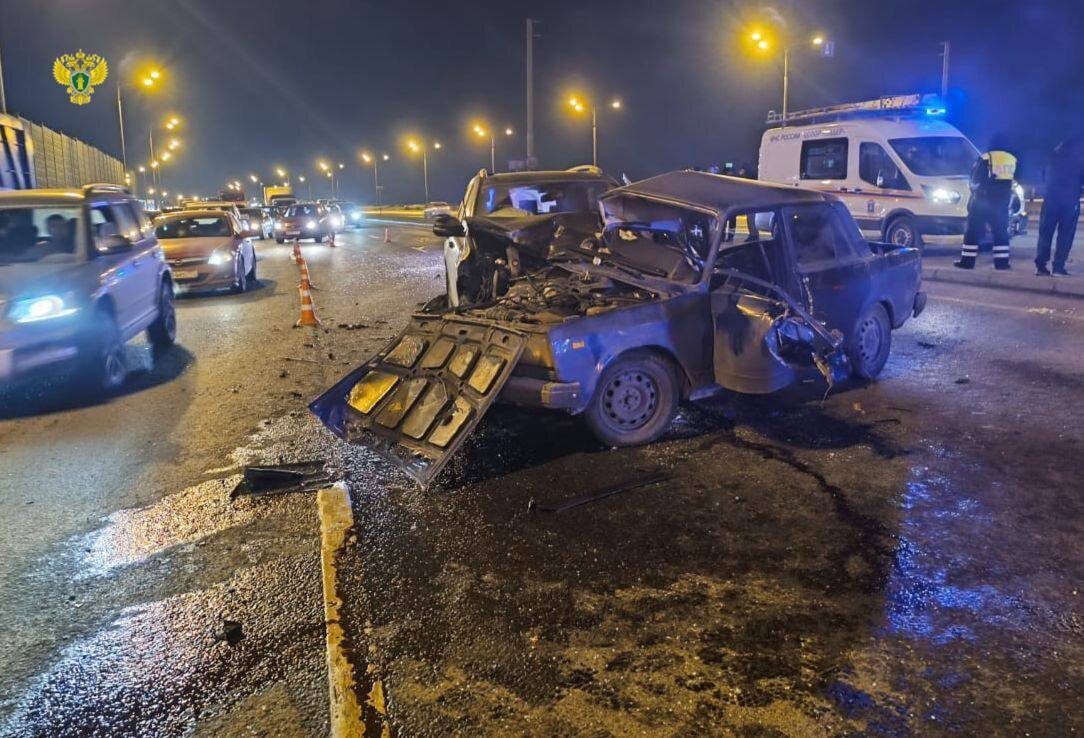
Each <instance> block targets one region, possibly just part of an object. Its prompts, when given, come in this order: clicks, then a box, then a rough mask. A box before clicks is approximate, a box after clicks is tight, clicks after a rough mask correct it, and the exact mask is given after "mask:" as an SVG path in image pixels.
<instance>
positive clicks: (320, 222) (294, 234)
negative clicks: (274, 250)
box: [275, 202, 335, 243]
mask: <svg viewBox="0 0 1084 738" xmlns="http://www.w3.org/2000/svg"><path fill="white" fill-rule="evenodd" d="M334 233H335V229H334V227H333V226H332V223H331V215H330V213H328V210H327V208H325V207H324V206H323V205H320V204H319V203H315V202H299V203H297V204H296V205H291V206H290V207H288V208H286V213H285V214H284V215H283V216H282V217H281V218H279V219H277V220H276V221H275V241H276V242H278V243H285V242H286V240H287V239H294V238H298V239H302V238H311V239H312V240H314V241H316V242H317V243H320V242H322V241H323V240H324V239H325V238H330V237H331V236H332V235H334Z"/></svg>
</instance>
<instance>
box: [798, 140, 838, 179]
mask: <svg viewBox="0 0 1084 738" xmlns="http://www.w3.org/2000/svg"><path fill="white" fill-rule="evenodd" d="M799 176H800V177H801V179H847V139H846V138H822V139H815V140H811V141H802V156H801V163H800V169H799Z"/></svg>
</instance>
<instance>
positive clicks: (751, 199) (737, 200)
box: [601, 169, 836, 215]
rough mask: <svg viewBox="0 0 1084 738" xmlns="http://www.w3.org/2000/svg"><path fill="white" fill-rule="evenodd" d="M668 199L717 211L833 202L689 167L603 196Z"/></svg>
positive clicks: (820, 194) (810, 192) (805, 192)
mask: <svg viewBox="0 0 1084 738" xmlns="http://www.w3.org/2000/svg"><path fill="white" fill-rule="evenodd" d="M628 195H632V196H639V197H648V198H653V199H660V200H669V201H671V202H674V203H675V204H678V205H685V206H690V207H697V208H700V209H704V210H712V211H715V212H716V213H719V214H720V215H722V214H724V213H726V212H727V211H730V210H745V209H748V208H756V207H772V206H775V205H792V204H795V203H808V202H834V201H835V199H836V198H835V197H833V196H832V195H829V194H826V193H823V192H815V191H813V190H803V189H799V188H797V187H783V186H781V185H773V184H766V183H764V182H758V181H757V180H753V179H743V178H741V177H727V176H725V175H722V174H708V173H707V172H696V171H693V170H690V169H686V170H682V171H677V172H667V173H666V174H659V175H657V176H655V177H649V178H648V179H642V180H640V181H639V182H633V183H632V184H630V185H625V186H624V187H618V188H617V189H615V190H611V191H610V192H607V193H606V194H605V195H603V196H602V198H601V199H602V200H604V201H606V200H612V199H615V198H618V197H622V196H628Z"/></svg>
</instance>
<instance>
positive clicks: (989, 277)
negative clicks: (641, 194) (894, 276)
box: [922, 266, 1084, 298]
mask: <svg viewBox="0 0 1084 738" xmlns="http://www.w3.org/2000/svg"><path fill="white" fill-rule="evenodd" d="M922 279H923V281H926V282H946V283H951V284H967V285H973V286H976V287H990V288H993V289H1000V290H1014V291H1017V292H1037V293H1040V294H1046V295H1060V296H1062V297H1080V298H1084V279H1073V278H1072V277H1070V278H1068V279H1066V278H1064V277H1036V276H1033V275H1031V274H1003V273H998V272H996V271H988V270H982V271H967V270H963V269H957V268H956V267H952V266H950V267H948V268H945V267H932V268H931V267H923V269H922Z"/></svg>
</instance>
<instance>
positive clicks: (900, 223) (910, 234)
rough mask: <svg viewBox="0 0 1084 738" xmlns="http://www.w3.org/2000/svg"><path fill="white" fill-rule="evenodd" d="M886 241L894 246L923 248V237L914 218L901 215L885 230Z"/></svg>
mask: <svg viewBox="0 0 1084 738" xmlns="http://www.w3.org/2000/svg"><path fill="white" fill-rule="evenodd" d="M885 241H886V242H887V243H890V244H892V245H893V246H901V247H902V246H907V247H911V248H922V236H921V235H920V234H919V232H918V227H917V226H916V225H915V220H914V218H911V217H910V216H907V215H901V216H899V217H898V218H895V219H893V220H892V222H891V223H889V224H888V228H887V229H886V230H885Z"/></svg>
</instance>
